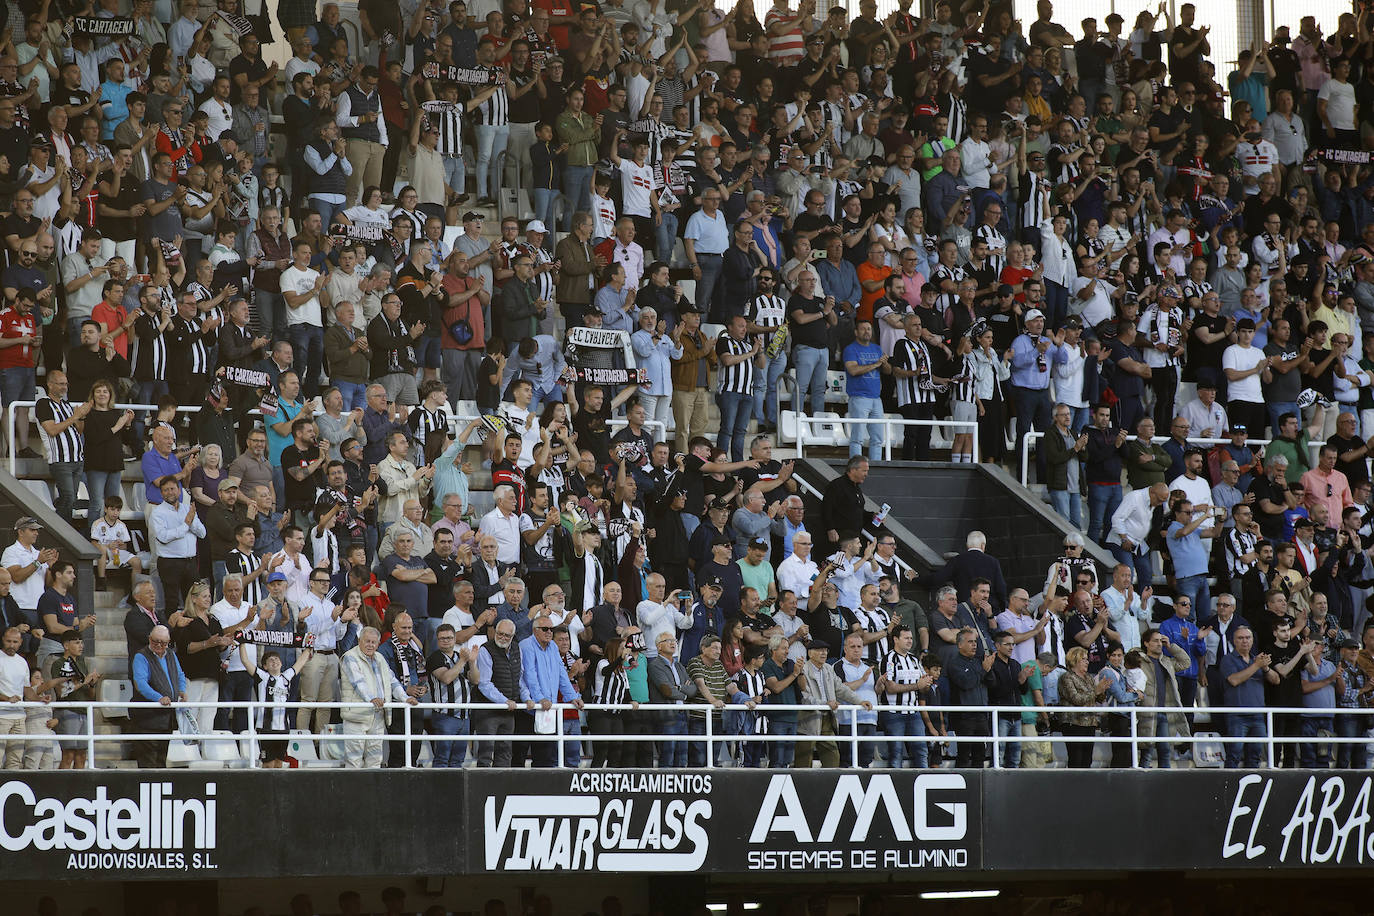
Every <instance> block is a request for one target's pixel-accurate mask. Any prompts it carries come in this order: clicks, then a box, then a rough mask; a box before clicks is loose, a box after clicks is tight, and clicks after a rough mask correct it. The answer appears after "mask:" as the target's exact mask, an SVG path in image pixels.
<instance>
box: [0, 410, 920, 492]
mask: <svg viewBox="0 0 1374 916" xmlns="http://www.w3.org/2000/svg"><path fill="white" fill-rule="evenodd" d="M37 404H38V402H37V401H11V402H10V403H9V404H7V405H5V441H6V442H7V443H8V444H9V455H8V458H7V461H8V463H9V472H10V473H11V474H13V475H14V476H16V477H17V476H19V472H18V468H19V455H18V451H19V450H18V449H17V448H15V445H14V436H15V419H14V415H15V411H16V410H18V409H20V408H27V409H29V410H32V409H33V408H34V407H35V406H36V405H37ZM110 406H111V407H112V408H115V409H118V410H132V411H134V412H136V413H143V412H147V411H156V410H157V409H158V406H157V405H156V404H123V403H121V404H112V405H110ZM202 409H203V408H201V407H199V406H196V407H182V406H178V407H177V408H176V412H177V414H178V415H181V414H197V413H200V411H201V410H202ZM313 414H314V415H315V416H317V417H318V416H322V415H323V414H324V411H323V410H316V411H313ZM248 416H252V417H259V416H262V411H261V410H259V409H258V408H256V407H255V408H253V409H252V410H250V411H248ZM476 419H479V418H478V417H475V416H466V415H463V416H460V415H458V414H456V413H453V412H452V410H450V411H449V424H450V426H449V428H450V429H451V430H452V431H454V432H457V431H459V430H461V429H462V428H463V427H464V426H466V425H467V424H468V423H471V422H472V421H473V420H476ZM893 422H896V421H893ZM606 425H607V426H608V427H609V428H611V429H613V430H616V431H619V430H621V429H623V428H624V427H626V426H629V425H630V421H629V420H626V419H624V418H623V417H622V418H618V419H617V418H612V419H610V420H607V421H606ZM644 427H645V428H646V429H649V430H651V431H653V432H655V433H657V439H656V441H659V442H666V441H667V437H668V426H667V424H666V423H664V422H663V421H661V420H645V421H644Z"/></svg>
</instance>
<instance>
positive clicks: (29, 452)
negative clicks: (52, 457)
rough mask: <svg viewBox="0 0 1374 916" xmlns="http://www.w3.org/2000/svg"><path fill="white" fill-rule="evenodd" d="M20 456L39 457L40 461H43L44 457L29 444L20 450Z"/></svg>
mask: <svg viewBox="0 0 1374 916" xmlns="http://www.w3.org/2000/svg"><path fill="white" fill-rule="evenodd" d="M18 457H20V458H37V459H39V460H40V461H41V460H42V458H43V456H42V455H40V454H38V453H37V452H35V451H34V450H33V449H31V448H29V447H28V446H25V447H24V448H21V449H20V450H19V455H18Z"/></svg>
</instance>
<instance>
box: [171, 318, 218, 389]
mask: <svg viewBox="0 0 1374 916" xmlns="http://www.w3.org/2000/svg"><path fill="white" fill-rule="evenodd" d="M200 326H201V320H200V318H199V316H197V317H196V318H193V319H190V320H187V319H185V318H182V317H181V316H180V315H177V316H176V317H175V318H173V319H172V325H171V327H169V328H168V329H167V333H168V334H169V335H171V337H172V340H173V342H174V344H175V345H176V346H184V347H189V348H190V355H189V356H188V357H187V360H188V362H187V363H186V365H187V366H188V367H189V368H190V371H191V377H192V378H195V377H197V376H201V375H209V374H210V372H211V370H212V369H213V368H214V367H213V366H212V365H211V364H210V346H209V344H207V343H206V340H205V337H204V336H202V334H201V332H200Z"/></svg>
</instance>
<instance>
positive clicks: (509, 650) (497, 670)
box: [473, 620, 534, 767]
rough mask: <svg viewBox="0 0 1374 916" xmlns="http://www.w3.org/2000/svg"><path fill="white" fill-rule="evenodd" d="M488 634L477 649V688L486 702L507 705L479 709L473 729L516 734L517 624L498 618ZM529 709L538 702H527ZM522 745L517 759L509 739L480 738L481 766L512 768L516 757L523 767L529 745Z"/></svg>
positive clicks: (518, 697)
mask: <svg viewBox="0 0 1374 916" xmlns="http://www.w3.org/2000/svg"><path fill="white" fill-rule="evenodd" d="M487 634H488V639H487V641H486V642H484V643H482V646H481V648H480V649H479V650H478V652H477V671H478V675H479V677H480V680H479V681H478V684H477V689H478V691H479V692H480V693H481V694H482V702H485V703H500V704H504V705H505V707H506V708H505V709H484V710H480V711H477V712H475V713H474V714H473V719H474V721H473V730H474V731H475V732H476V733H477V734H480V735H511V734H514V733H515V715H516V714H515V710H516V709H517V708H519V706H520V649H519V647H518V646H516V645H515V624H514V623H512V622H511V621H509V620H500V621H497V622H496V623H495V624H493V625H492V626H491V628H490V629H489V630H488V631H487ZM525 708H526V709H527V710H528V709H533V708H534V703H532V702H531V703H526V704H525ZM519 747H520V755H519V757H518V758H516V757H514V755H513V748H512V747H511V742H509V741H491V740H487V741H479V742H478V743H477V765H478V766H479V767H492V766H496V767H509V766H511V762H512V760H517V762H518V765H519V766H524V765H525V760H524V748H525V744H524V743H523V742H522V743H521V744H520V746H519Z"/></svg>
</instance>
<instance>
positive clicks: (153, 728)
mask: <svg viewBox="0 0 1374 916" xmlns="http://www.w3.org/2000/svg"><path fill="white" fill-rule="evenodd" d="M171 643H172V634H171V632H170V631H169V630H168V629H167V627H165V626H163V625H162V624H158V625H157V626H155V627H153V628H152V630H151V631H149V633H148V646H147V648H145V649H141V650H139V651H138V652H136V653H135V654H134V659H133V678H134V700H135V701H136V702H139V703H156V704H158V707H160V708H154V707H145V708H142V709H131V710H129V722H130V727H131V728H133V730H134V732H135V733H136V734H171V731H172V722H173V720H174V718H175V715H174V712H173V710H172V704H173V703H174V702H181V703H184V702H186V675H185V673H184V672H183V671H182V670H181V663H180V662H178V661H177V657H176V653H175V652H173V651H172V648H171ZM134 757H135V759H136V760H137V761H138V768H139V769H141V770H143V769H156V768H158V767H162V766H166V763H167V742H166V741H165V740H162V741H139V742H137V743H136V744H135V746H134Z"/></svg>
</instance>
